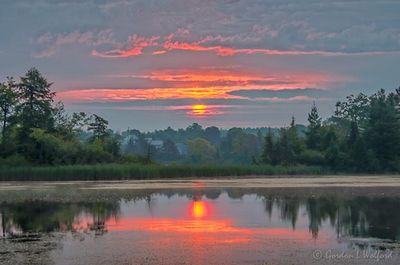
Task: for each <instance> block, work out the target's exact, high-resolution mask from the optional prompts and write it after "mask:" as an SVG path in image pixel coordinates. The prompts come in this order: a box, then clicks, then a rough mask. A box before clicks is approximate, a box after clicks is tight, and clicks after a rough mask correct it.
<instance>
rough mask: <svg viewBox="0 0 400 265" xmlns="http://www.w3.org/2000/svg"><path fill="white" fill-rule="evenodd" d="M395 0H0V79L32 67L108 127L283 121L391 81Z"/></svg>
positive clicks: (396, 71)
mask: <svg viewBox="0 0 400 265" xmlns="http://www.w3.org/2000/svg"><path fill="white" fill-rule="evenodd" d="M399 10H400V1H398V0H380V1H376V0H363V1H357V0H347V1H336V0H329V1H316V0H202V1H199V0H114V1H112V0H87V1H80V0H68V1H67V0H35V1H30V0H2V1H1V4H0V80H4V79H5V77H6V76H15V77H18V76H21V75H23V74H24V73H25V72H26V71H27V70H28V69H29V68H31V67H36V68H38V69H39V71H41V72H42V73H43V74H44V75H45V76H46V77H47V78H48V80H49V81H51V82H53V83H54V84H53V86H52V88H53V89H54V90H55V91H56V92H57V100H62V101H63V102H64V104H65V106H66V109H67V110H68V111H69V112H73V111H85V112H88V113H97V114H100V115H101V116H103V117H104V118H106V119H108V120H109V122H110V127H111V128H113V129H116V130H124V129H126V128H128V127H129V128H136V129H140V130H153V129H162V128H166V127H168V126H171V127H173V128H183V127H186V126H188V125H190V124H191V123H193V122H197V123H199V124H201V125H203V126H218V127H223V128H230V127H235V126H236V127H261V126H273V127H275V126H285V125H288V124H289V123H290V120H291V116H292V115H293V116H294V117H295V118H296V121H297V122H298V123H306V122H307V113H308V112H309V110H310V108H311V106H312V104H313V102H315V104H316V106H317V108H318V109H319V111H320V114H321V115H322V116H323V117H328V116H330V115H332V113H333V111H334V105H335V102H336V101H338V100H343V99H344V98H345V96H346V95H349V94H352V93H359V92H363V93H367V94H370V93H373V92H374V91H376V90H377V89H379V88H385V89H387V90H393V89H395V88H397V87H399V86H400V68H399V61H400V16H399Z"/></svg>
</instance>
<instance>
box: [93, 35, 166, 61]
mask: <svg viewBox="0 0 400 265" xmlns="http://www.w3.org/2000/svg"><path fill="white" fill-rule="evenodd" d="M159 38H160V37H159V36H152V37H141V36H137V35H133V36H130V37H129V38H128V40H127V41H126V43H125V44H123V46H125V47H127V48H126V49H114V50H109V51H105V52H99V51H96V50H93V51H92V55H93V56H95V57H103V58H125V57H131V56H138V55H141V54H142V53H143V49H145V48H148V47H157V46H158V39H159Z"/></svg>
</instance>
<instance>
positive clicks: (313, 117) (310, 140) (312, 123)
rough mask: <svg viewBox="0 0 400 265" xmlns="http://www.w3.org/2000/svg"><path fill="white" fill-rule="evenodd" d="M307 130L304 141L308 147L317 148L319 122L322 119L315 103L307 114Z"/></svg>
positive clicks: (319, 135)
mask: <svg viewBox="0 0 400 265" xmlns="http://www.w3.org/2000/svg"><path fill="white" fill-rule="evenodd" d="M308 122H309V125H308V131H307V132H306V136H307V138H306V143H307V147H308V148H310V149H318V148H319V146H320V142H321V124H322V119H321V117H320V116H319V114H318V110H317V107H316V106H315V103H314V104H313V106H312V108H311V112H310V113H309V114H308Z"/></svg>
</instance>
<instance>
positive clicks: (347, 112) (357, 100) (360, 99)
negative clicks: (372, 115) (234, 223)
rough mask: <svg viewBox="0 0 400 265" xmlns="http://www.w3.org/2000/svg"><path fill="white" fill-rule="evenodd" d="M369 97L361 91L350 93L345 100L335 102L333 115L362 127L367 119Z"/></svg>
mask: <svg viewBox="0 0 400 265" xmlns="http://www.w3.org/2000/svg"><path fill="white" fill-rule="evenodd" d="M369 101H370V99H369V98H368V97H367V96H366V95H365V94H363V93H360V94H358V95H357V96H354V95H350V96H347V97H346V101H344V102H340V101H339V102H337V103H336V111H335V116H336V117H340V118H345V119H348V120H350V121H353V122H355V123H356V124H357V125H358V126H361V127H363V126H364V125H365V122H366V121H367V119H368V111H369Z"/></svg>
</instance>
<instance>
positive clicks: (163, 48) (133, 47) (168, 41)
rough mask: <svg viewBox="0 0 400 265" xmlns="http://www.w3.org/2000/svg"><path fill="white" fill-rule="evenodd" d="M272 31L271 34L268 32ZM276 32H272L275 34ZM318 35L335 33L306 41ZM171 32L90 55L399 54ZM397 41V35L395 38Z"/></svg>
mask: <svg viewBox="0 0 400 265" xmlns="http://www.w3.org/2000/svg"><path fill="white" fill-rule="evenodd" d="M269 34H272V33H269ZM277 34H278V33H274V36H276V35H277ZM322 36H327V38H329V37H330V36H335V34H333V33H331V34H322V33H308V34H307V38H308V39H309V40H315V39H317V38H323V37H322ZM175 37H176V35H175V34H169V35H167V36H164V38H163V39H164V40H163V41H158V40H160V39H161V37H160V36H152V37H139V36H137V35H134V36H132V37H129V39H128V40H127V41H126V43H127V44H123V45H122V46H129V47H128V48H127V49H112V50H108V51H104V52H99V51H97V50H93V51H92V55H93V56H95V57H105V58H125V57H131V56H138V55H141V54H143V52H142V51H143V49H144V48H148V47H153V48H155V49H157V50H156V51H153V52H152V53H151V54H152V55H159V54H165V53H167V52H168V51H190V52H212V53H215V54H217V55H219V56H233V55H238V54H247V55H252V54H261V55H298V56H305V55H311V56H372V55H387V54H400V49H399V50H388V51H379V50H360V51H330V50H304V49H303V50H300V49H292V50H280V49H269V48H233V47H228V46H223V45H214V46H213V45H207V44H208V43H210V42H220V43H225V42H232V43H234V40H238V39H240V37H238V36H237V35H236V36H231V37H230V36H226V37H223V36H221V35H218V36H215V37H213V36H207V37H205V38H203V39H200V40H198V41H194V42H188V41H181V40H175V39H174V38H175ZM399 40H400V38H399Z"/></svg>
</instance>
